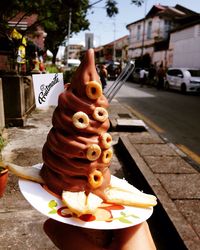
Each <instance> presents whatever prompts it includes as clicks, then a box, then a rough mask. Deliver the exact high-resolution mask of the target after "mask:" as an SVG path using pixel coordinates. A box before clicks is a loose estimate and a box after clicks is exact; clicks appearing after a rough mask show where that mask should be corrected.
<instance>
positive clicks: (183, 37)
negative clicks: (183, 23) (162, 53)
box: [169, 20, 200, 68]
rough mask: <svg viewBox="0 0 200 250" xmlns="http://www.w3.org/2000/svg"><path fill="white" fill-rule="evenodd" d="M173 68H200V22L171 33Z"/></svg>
mask: <svg viewBox="0 0 200 250" xmlns="http://www.w3.org/2000/svg"><path fill="white" fill-rule="evenodd" d="M169 49H170V54H171V61H170V64H171V65H170V66H173V67H192V68H193V67H194V68H200V20H199V21H198V22H197V23H196V24H192V25H191V26H190V27H185V28H182V29H181V30H177V31H174V32H172V33H171V36H170V44H169Z"/></svg>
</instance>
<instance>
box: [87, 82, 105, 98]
mask: <svg viewBox="0 0 200 250" xmlns="http://www.w3.org/2000/svg"><path fill="white" fill-rule="evenodd" d="M86 95H87V96H88V97H89V98H90V99H92V100H95V99H97V98H99V97H100V96H101V95H102V87H101V84H100V83H98V82H96V81H90V82H87V84H86Z"/></svg>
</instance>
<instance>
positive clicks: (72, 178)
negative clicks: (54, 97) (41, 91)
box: [40, 49, 112, 199]
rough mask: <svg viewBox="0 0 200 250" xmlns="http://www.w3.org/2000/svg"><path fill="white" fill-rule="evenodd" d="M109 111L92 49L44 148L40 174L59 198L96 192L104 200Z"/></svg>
mask: <svg viewBox="0 0 200 250" xmlns="http://www.w3.org/2000/svg"><path fill="white" fill-rule="evenodd" d="M107 108H108V101H107V99H106V97H105V96H104V95H103V93H102V87H101V83H100V79H99V75H98V73H97V71H96V67H95V59H94V51H93V49H89V50H88V51H87V52H86V54H85V57H84V59H83V61H82V62H81V65H80V66H79V67H78V69H77V71H76V72H75V75H74V77H73V78H72V81H71V83H70V84H68V85H67V88H66V89H65V91H64V92H63V93H61V94H60V96H59V100H58V106H57V107H56V109H55V111H54V113H53V118H52V125H53V127H52V128H51V130H50V131H49V134H48V135H47V140H46V143H45V144H44V147H43V152H42V155H43V160H44V164H43V166H42V169H41V172H40V173H41V176H42V178H43V179H44V181H45V183H46V185H47V186H48V188H49V189H50V190H52V191H53V192H55V193H57V194H59V195H61V193H62V191H63V190H67V191H71V192H79V191H85V192H86V193H89V192H93V193H95V194H97V195H98V196H100V197H102V198H103V199H104V190H105V189H106V188H107V187H108V185H109V183H110V171H109V166H110V160H111V158H112V150H111V149H110V146H111V140H112V138H111V136H110V135H109V134H108V133H107V130H108V128H109V126H110V124H109V119H108V115H107V111H106V109H107Z"/></svg>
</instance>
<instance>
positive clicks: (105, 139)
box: [99, 133, 112, 149]
mask: <svg viewBox="0 0 200 250" xmlns="http://www.w3.org/2000/svg"><path fill="white" fill-rule="evenodd" d="M99 139H100V143H101V145H102V148H104V149H108V148H110V147H111V144H112V137H111V135H110V134H109V133H104V134H102V135H100V138H99Z"/></svg>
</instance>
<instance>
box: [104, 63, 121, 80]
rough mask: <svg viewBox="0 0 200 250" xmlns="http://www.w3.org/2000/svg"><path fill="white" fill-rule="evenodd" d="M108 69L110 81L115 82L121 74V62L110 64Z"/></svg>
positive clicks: (107, 66)
mask: <svg viewBox="0 0 200 250" xmlns="http://www.w3.org/2000/svg"><path fill="white" fill-rule="evenodd" d="M106 69H107V71H108V80H115V79H116V78H117V77H118V75H119V74H120V73H121V69H120V63H119V62H112V63H109V64H108V65H106Z"/></svg>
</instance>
